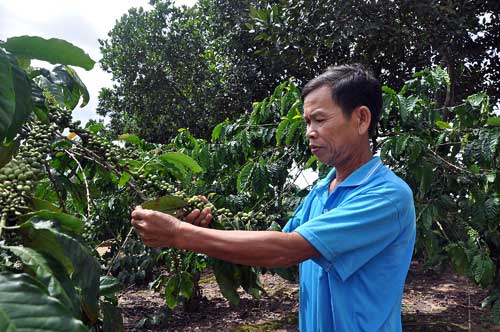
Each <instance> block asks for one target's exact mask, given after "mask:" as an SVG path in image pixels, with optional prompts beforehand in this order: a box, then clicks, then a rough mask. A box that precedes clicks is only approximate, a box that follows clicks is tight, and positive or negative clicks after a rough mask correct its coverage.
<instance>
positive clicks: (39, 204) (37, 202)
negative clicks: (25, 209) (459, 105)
mask: <svg viewBox="0 0 500 332" xmlns="http://www.w3.org/2000/svg"><path fill="white" fill-rule="evenodd" d="M30 206H31V207H32V208H33V210H35V211H37V210H49V211H54V212H61V209H60V208H58V207H57V206H55V205H54V204H52V203H51V202H49V201H46V200H43V199H40V198H38V197H34V196H33V197H31V198H30Z"/></svg>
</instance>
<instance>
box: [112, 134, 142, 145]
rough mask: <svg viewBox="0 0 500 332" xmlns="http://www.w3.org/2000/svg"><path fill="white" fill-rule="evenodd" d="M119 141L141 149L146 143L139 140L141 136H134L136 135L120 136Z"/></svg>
mask: <svg viewBox="0 0 500 332" xmlns="http://www.w3.org/2000/svg"><path fill="white" fill-rule="evenodd" d="M118 139H119V140H120V141H125V142H127V143H130V144H134V145H137V146H139V147H141V146H142V145H144V141H143V140H141V139H140V138H139V136H137V135H134V134H121V135H120V136H118Z"/></svg>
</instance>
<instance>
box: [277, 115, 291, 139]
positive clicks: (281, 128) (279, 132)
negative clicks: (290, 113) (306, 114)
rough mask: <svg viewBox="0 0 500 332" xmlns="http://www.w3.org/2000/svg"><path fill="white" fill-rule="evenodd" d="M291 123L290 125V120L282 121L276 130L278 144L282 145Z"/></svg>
mask: <svg viewBox="0 0 500 332" xmlns="http://www.w3.org/2000/svg"><path fill="white" fill-rule="evenodd" d="M289 123H290V120H289V119H288V118H286V119H284V120H283V121H281V122H280V124H279V125H278V128H277V129H276V143H277V144H278V145H280V144H281V140H282V139H283V135H284V133H285V129H286V128H287V127H288V124H289Z"/></svg>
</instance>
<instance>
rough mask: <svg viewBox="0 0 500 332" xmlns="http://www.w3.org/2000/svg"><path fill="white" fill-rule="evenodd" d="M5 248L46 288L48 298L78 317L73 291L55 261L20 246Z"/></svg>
mask: <svg viewBox="0 0 500 332" xmlns="http://www.w3.org/2000/svg"><path fill="white" fill-rule="evenodd" d="M6 248H7V249H9V250H10V251H11V252H12V253H13V254H14V255H16V256H17V257H19V259H20V260H21V262H23V265H24V267H25V269H27V270H28V271H30V274H31V275H32V276H34V277H36V278H37V279H38V280H39V281H40V282H42V283H43V284H44V285H45V287H47V290H48V292H49V295H50V296H53V297H55V298H57V299H58V300H59V301H61V303H62V304H64V305H65V306H66V307H67V308H69V309H70V310H71V311H72V312H73V314H74V315H79V313H80V304H79V300H78V297H77V296H76V293H75V289H74V287H73V285H72V283H71V280H69V277H68V275H67V273H66V271H64V268H62V266H61V265H60V264H59V263H58V262H57V261H55V260H53V259H51V258H50V257H45V256H44V255H42V254H41V253H39V252H37V251H35V250H33V249H31V248H27V247H21V246H15V247H6Z"/></svg>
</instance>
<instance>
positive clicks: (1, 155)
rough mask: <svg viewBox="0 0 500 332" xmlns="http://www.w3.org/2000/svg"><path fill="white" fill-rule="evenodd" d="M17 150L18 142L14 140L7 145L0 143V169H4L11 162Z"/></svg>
mask: <svg viewBox="0 0 500 332" xmlns="http://www.w3.org/2000/svg"><path fill="white" fill-rule="evenodd" d="M17 149H19V141H18V140H15V141H12V142H9V143H7V144H2V143H1V142H0V168H2V167H4V166H5V165H7V164H8V163H9V161H11V160H12V157H13V156H14V155H15V154H16V152H17Z"/></svg>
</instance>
